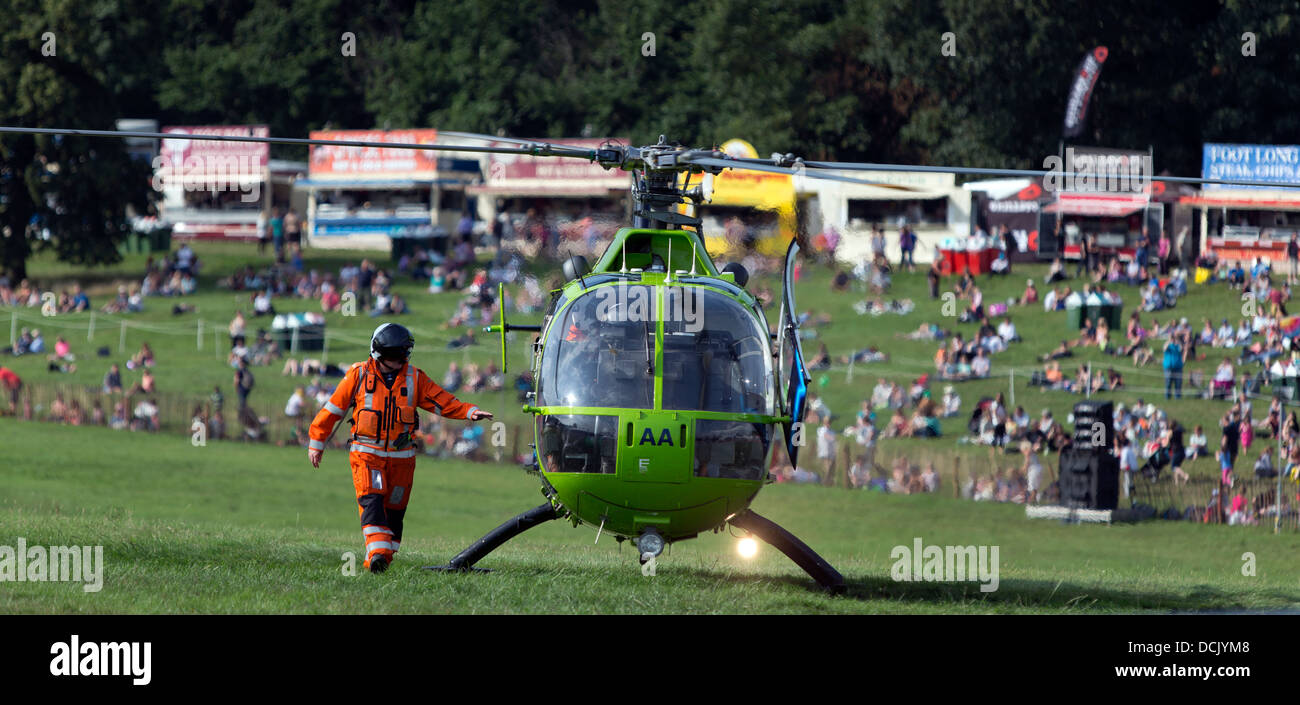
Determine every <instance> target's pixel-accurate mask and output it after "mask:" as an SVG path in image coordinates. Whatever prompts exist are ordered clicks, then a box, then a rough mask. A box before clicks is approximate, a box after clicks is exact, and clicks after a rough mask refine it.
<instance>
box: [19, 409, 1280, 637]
mask: <svg viewBox="0 0 1300 705" xmlns="http://www.w3.org/2000/svg"><path fill="white" fill-rule="evenodd" d="M0 434H3V438H4V439H5V441H4V443H3V448H4V454H5V457H6V462H5V463H4V464H3V466H2V468H0V484H2V485H3V487H4V488H5V490H4V492H3V493H2V494H0V545H9V546H13V545H15V542H16V541H17V538H18V537H23V538H24V539H25V540H26V541H27V544H28V545H29V546H31V545H38V544H39V545H102V546H103V547H104V563H105V571H104V572H105V576H104V582H103V589H102V590H101V591H100V592H98V593H86V592H84V591H83V590H82V588H81V586H80V585H79V584H75V583H31V582H23V583H4V584H0V613H6V614H8V613H59V614H66V613H155V612H164V613H404V612H419V613H446V612H457V613H464V612H473V613H525V612H527V613H535V612H542V613H745V614H753V613H828V614H829V613H886V612H887V613H988V612H992V613H1004V612H1030V613H1044V612H1051V613H1055V612H1074V613H1110V612H1137V611H1172V610H1237V609H1295V608H1297V607H1300V565H1297V563H1296V561H1295V556H1296V555H1297V551H1298V550H1300V536H1297V535H1295V534H1286V535H1281V536H1273V535H1269V534H1266V533H1263V532H1259V531H1245V530H1240V529H1235V528H1229V527H1215V526H1202V525H1192V524H1184V523H1174V522H1147V523H1144V524H1138V525H1115V526H1096V525H1062V524H1060V523H1056V522H1052V521H1035V520H1029V519H1026V518H1025V516H1024V512H1023V508H1022V507H1019V506H1014V505H988V504H980V503H974V502H963V501H959V500H954V499H950V498H946V497H936V496H906V497H904V496H888V495H880V494H875V493H862V492H844V491H840V490H834V489H827V488H822V487H809V486H787V485H777V486H772V487H769V488H767V489H766V490H764V491H763V492H762V493H761V494H760V495H759V497H758V499H757V501H756V502H755V505H754V507H755V509H756V510H757V511H759V512H761V513H763V514H765V515H767V516H768V517H770V518H772V519H773V520H775V521H777V522H779V523H781V524H783V525H784V526H786V527H787V528H788V529H790V530H791V531H793V532H795V533H796V534H798V535H799V536H800V537H802V538H803V539H804V540H805V541H807V542H808V543H809V544H810V545H811V546H813V547H814V548H815V549H817V550H818V551H820V552H821V553H822V554H823V555H824V556H825V557H826V558H827V559H829V560H830V561H831V562H832V563H833V564H834V565H835V566H836V567H837V568H838V569H839V570H840V571H841V572H842V573H843V574H844V575H845V577H846V579H847V580H848V583H849V589H848V591H847V594H845V595H844V596H840V597H830V596H827V595H825V594H823V593H821V592H820V591H818V590H817V589H816V588H815V585H814V583H813V582H812V581H811V580H810V579H809V578H807V577H806V576H805V575H804V574H803V573H802V572H801V571H799V570H798V568H796V567H795V566H794V565H793V564H792V563H790V562H789V561H787V560H786V559H785V557H784V556H782V555H780V554H779V553H778V552H776V551H775V550H774V549H772V548H770V547H767V546H764V547H762V548H761V549H760V552H759V554H758V556H757V557H756V558H755V559H753V560H752V561H746V560H744V559H742V558H740V557H739V556H738V555H737V554H736V552H735V550H734V543H735V541H734V540H733V539H732V538H730V537H729V536H727V535H726V534H719V535H706V536H703V537H701V538H699V539H697V540H691V541H685V542H682V543H679V544H676V545H674V546H672V547H671V549H670V551H669V552H668V553H666V554H665V556H663V557H661V559H660V561H659V563H658V571H657V572H658V574H657V575H656V576H654V577H644V576H642V575H641V573H640V571H639V569H638V566H637V563H636V558H635V555H634V553H633V551H632V549H631V548H629V547H627V546H624V547H622V548H621V550H620V548H619V547H618V546H617V545H616V544H615V542H614V541H613V540H612V539H611V538H610V537H609V536H608V535H606V536H605V537H603V538H602V539H601V540H600V543H599V545H595V544H594V543H593V541H594V539H595V530H594V529H593V528H592V527H590V526H583V527H579V528H577V529H574V528H572V527H571V526H569V524H568V523H566V522H560V521H557V522H552V523H551V524H548V525H545V526H541V527H538V528H536V529H534V530H532V531H531V532H529V533H527V534H525V535H523V536H521V537H520V538H518V539H516V540H515V541H513V542H511V543H509V544H507V545H505V546H504V547H502V548H501V549H499V550H498V551H497V552H496V553H493V554H492V555H490V556H488V557H487V558H486V559H484V561H483V562H482V563H481V564H480V565H481V566H483V567H488V568H493V569H495V572H493V573H491V574H486V575H483V574H470V575H443V574H430V573H427V572H425V571H421V570H419V566H422V565H427V564H433V563H442V562H445V561H446V560H447V559H449V558H450V557H451V556H452V555H454V554H455V553H456V552H458V551H459V550H461V549H462V548H464V547H465V546H466V545H468V543H469V542H471V541H473V540H474V539H475V538H477V537H478V536H479V535H481V534H482V533H483V532H485V531H487V530H489V529H491V528H492V527H493V526H495V525H496V524H498V523H500V522H501V521H503V520H505V519H506V518H508V517H510V516H513V515H514V514H516V513H518V512H520V511H523V510H524V509H527V508H530V507H532V506H535V505H537V504H539V503H540V501H541V495H540V493H539V492H538V486H537V481H536V480H535V479H534V478H532V477H529V476H527V475H525V474H524V473H523V472H522V471H520V470H518V469H515V468H512V467H509V466H504V465H490V464H469V463H459V462H436V461H431V460H429V459H426V458H421V460H420V461H419V468H418V471H417V482H416V485H415V488H414V494H413V498H412V501H411V509H410V511H409V513H408V517H407V522H406V523H407V527H406V537H405V538H404V540H403V545H402V552H401V554H400V555H399V558H398V561H397V563H396V564H395V565H394V567H393V569H391V570H390V571H389V572H387V573H386V574H384V575H381V576H372V575H370V574H368V573H365V572H360V574H359V575H356V576H346V575H344V574H343V571H342V567H343V565H344V562H343V559H342V555H343V553H344V552H345V551H359V550H360V548H361V536H360V532H359V530H358V525H357V516H356V512H355V504H354V502H353V495H352V488H351V483H350V478H349V474H348V471H347V465H346V459H345V457H344V456H343V454H341V453H337V452H331V453H328V454H327V455H326V458H325V462H324V463H323V464H322V467H321V468H320V469H319V470H314V469H312V468H311V467H310V466H309V465H308V464H307V462H306V459H305V457H304V453H303V452H302V451H300V450H298V449H289V448H276V447H272V446H266V445H245V444H236V443H225V444H215V443H214V444H209V445H207V446H205V447H193V446H191V445H190V443H189V442H188V440H187V439H185V438H181V437H172V436H153V435H143V434H134V435H131V436H123V435H122V434H120V433H115V432H112V431H108V430H104V429H95V428H71V427H64V426H56V425H51V424H41V425H33V424H24V423H21V422H16V421H13V420H4V421H0ZM127 438H129V439H130V441H129V443H128V442H126V439H127ZM914 537H920V538H922V540H923V541H924V542H925V544H926V545H945V544H955V545H970V544H974V545H980V544H983V545H996V546H998V547H999V552H1000V566H999V567H1000V585H999V588H998V590H997V591H995V592H990V593H983V592H980V590H979V586H978V584H977V583H973V582H972V583H923V582H917V583H905V582H894V581H893V580H891V579H890V567H891V565H892V564H893V562H894V561H893V559H891V557H890V552H891V550H892V549H893V547H894V546H896V545H907V546H911V544H912V540H913V538H914ZM1246 552H1252V553H1254V554H1255V572H1256V574H1255V575H1254V576H1244V575H1243V574H1242V566H1243V559H1242V555H1243V553H1246Z"/></svg>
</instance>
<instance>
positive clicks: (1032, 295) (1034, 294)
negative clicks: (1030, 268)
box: [1016, 279, 1038, 306]
mask: <svg viewBox="0 0 1300 705" xmlns="http://www.w3.org/2000/svg"><path fill="white" fill-rule="evenodd" d="M1016 303H1018V304H1020V305H1021V306H1028V305H1030V304H1036V303H1038V289H1037V288H1035V287H1034V280H1033V279H1030V280H1028V281H1026V282H1025V293H1023V294H1021V295H1020V298H1019V299H1017V300H1016Z"/></svg>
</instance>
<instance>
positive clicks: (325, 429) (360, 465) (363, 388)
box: [307, 323, 492, 573]
mask: <svg viewBox="0 0 1300 705" xmlns="http://www.w3.org/2000/svg"><path fill="white" fill-rule="evenodd" d="M414 347H415V339H414V338H412V337H411V332H410V331H408V330H407V329H406V328H405V327H403V326H400V325H397V324H395V323H385V324H383V325H381V326H379V327H378V328H376V329H375V333H374V335H373V336H371V338H370V359H369V360H367V361H365V362H359V363H357V364H355V365H353V366H352V369H350V370H348V373H347V375H346V376H344V378H343V381H342V382H339V386H338V387H336V388H335V389H334V394H333V395H332V396H331V397H330V400H329V401H328V402H326V403H325V406H323V407H321V410H320V411H319V412H318V413H317V414H316V419H315V420H314V421H313V422H312V424H311V430H310V432H309V435H310V436H311V441H310V442H309V444H308V448H307V459H308V460H310V461H311V464H312V465H313V466H315V467H320V461H321V456H322V455H323V454H324V451H325V441H326V440H328V439H329V437H330V435H331V434H332V433H333V432H334V425H335V424H337V423H338V422H339V421H340V420H341V419H342V418H343V416H344V414H345V413H346V412H347V409H348V407H349V406H351V407H355V411H354V412H353V414H352V437H351V438H350V439H349V443H348V449H349V451H350V453H349V456H350V458H351V463H352V484H353V486H354V487H355V489H356V491H357V511H359V512H360V514H361V532H362V534H363V535H364V536H365V540H366V560H365V563H364V564H363V565H364V566H365V567H366V568H368V569H369V570H370V572H372V573H382V572H384V570H386V569H387V568H388V565H389V564H390V563H392V561H393V554H395V553H397V549H398V548H399V547H400V546H401V540H402V519H403V517H404V516H405V514H406V503H407V501H409V500H410V498H411V481H412V480H413V479H414V475H415V446H414V443H413V441H412V434H413V433H414V432H415V430H416V429H417V428H419V418H418V416H417V413H416V408H417V407H418V408H421V409H424V410H426V411H431V412H434V413H436V414H440V415H442V416H445V417H446V418H449V419H469V420H470V421H478V420H479V419H490V418H492V414H490V413H488V412H486V411H482V410H481V409H479V408H478V407H477V406H474V405H472V404H466V403H465V402H463V401H460V400H459V399H457V398H456V397H454V396H452V395H451V393H450V392H448V391H447V390H445V389H443V388H442V387H439V386H438V385H437V384H435V383H434V382H433V380H431V379H429V377H428V375H426V374H425V373H424V372H423V371H422V370H419V369H417V368H416V367H414V366H412V365H411V364H410V363H409V360H410V357H411V349H412V348H414Z"/></svg>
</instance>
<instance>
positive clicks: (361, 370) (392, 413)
mask: <svg viewBox="0 0 1300 705" xmlns="http://www.w3.org/2000/svg"><path fill="white" fill-rule="evenodd" d="M348 407H354V411H353V414H352V437H351V438H350V439H349V444H348V449H349V450H350V451H352V452H354V453H368V454H370V455H377V456H379V457H382V458H414V457H415V449H414V448H413V447H411V446H410V444H409V443H408V442H406V441H407V440H409V439H410V437H411V433H412V432H413V431H415V429H416V428H417V427H418V417H417V415H416V411H415V409H416V407H419V408H421V409H424V410H425V411H432V412H433V413H435V414H439V415H441V416H445V417H447V418H449V419H467V418H469V415H470V414H472V413H473V412H474V411H475V410H477V409H478V407H477V406H474V405H473V404H466V403H465V402H463V401H461V400H459V399H457V398H456V397H454V396H452V394H451V392H448V391H447V390H445V389H443V388H442V387H439V386H438V385H437V384H436V383H434V381H433V380H431V379H429V376H428V375H426V374H424V371H423V370H420V369H417V368H416V367H413V366H412V365H411V364H410V363H407V364H406V366H405V367H403V368H402V370H401V371H399V372H398V373H397V378H396V379H394V380H393V387H392V389H389V388H388V386H387V385H385V384H384V377H383V373H382V372H380V370H379V367H378V363H376V362H375V361H374V360H373V359H371V360H367V361H365V362H359V363H357V364H355V365H353V366H352V369H350V370H348V373H347V375H345V376H344V377H343V381H342V382H339V386H338V387H336V388H335V389H334V394H333V395H331V396H330V400H329V401H327V402H325V406H323V407H321V410H320V411H319V412H317V413H316V418H315V420H314V421H312V424H311V430H310V431H309V435H310V436H311V441H310V442H309V443H308V447H309V448H312V449H315V450H324V449H325V441H326V440H328V439H329V437H330V434H331V433H333V432H334V425H335V424H337V423H338V422H339V421H340V420H341V419H342V418H343V415H344V414H345V413H346V412H347V409H348ZM398 446H401V447H398Z"/></svg>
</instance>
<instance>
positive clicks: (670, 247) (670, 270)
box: [664, 238, 673, 283]
mask: <svg viewBox="0 0 1300 705" xmlns="http://www.w3.org/2000/svg"><path fill="white" fill-rule="evenodd" d="M664 269H666V270H667V271H668V276H667V278H666V279H665V281H667V282H669V283H672V281H673V238H668V266H667V267H664Z"/></svg>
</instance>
